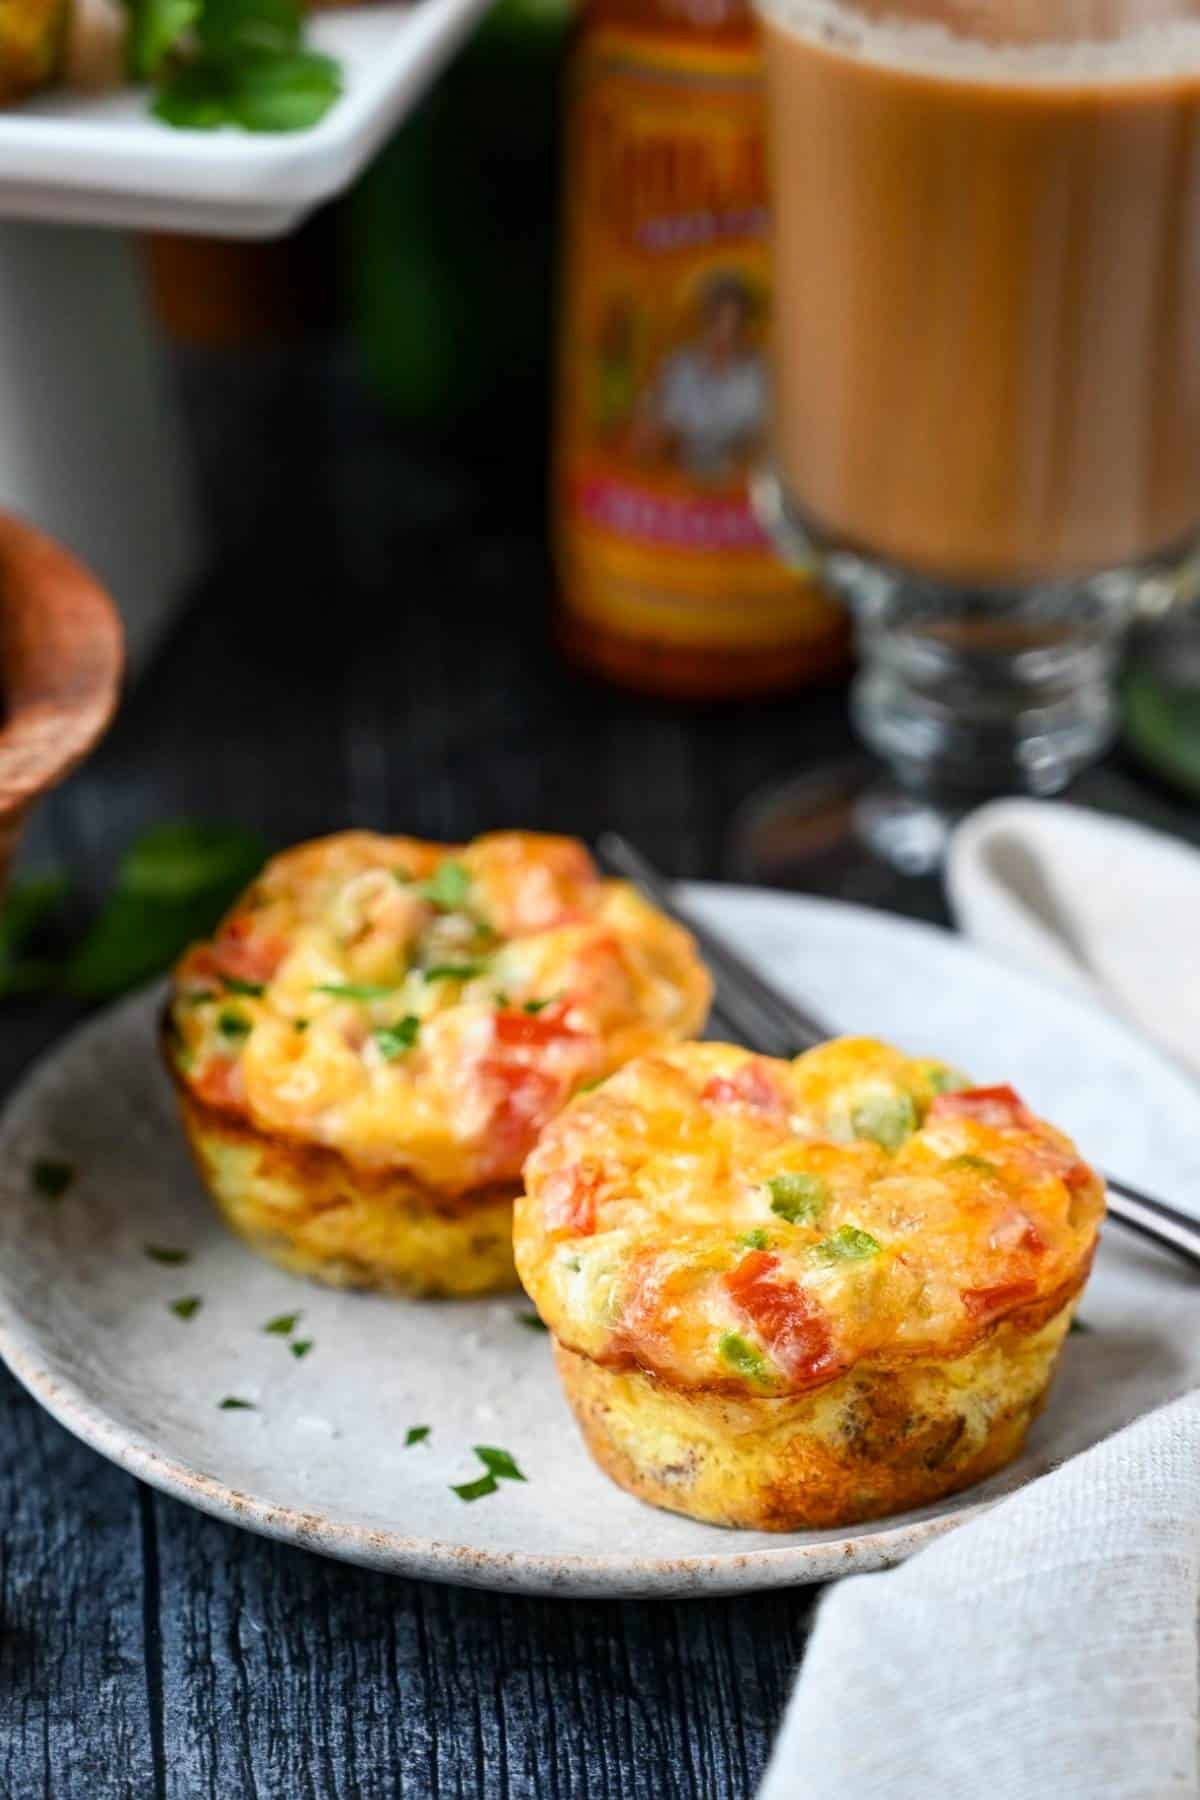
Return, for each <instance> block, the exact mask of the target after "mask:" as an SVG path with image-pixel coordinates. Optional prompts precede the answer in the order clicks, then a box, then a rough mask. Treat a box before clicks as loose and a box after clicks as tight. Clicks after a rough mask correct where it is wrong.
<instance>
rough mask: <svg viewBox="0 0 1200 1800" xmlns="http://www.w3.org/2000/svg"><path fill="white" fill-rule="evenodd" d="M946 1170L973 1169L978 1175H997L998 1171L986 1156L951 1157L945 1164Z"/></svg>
mask: <svg viewBox="0 0 1200 1800" xmlns="http://www.w3.org/2000/svg"><path fill="white" fill-rule="evenodd" d="M946 1167H947V1168H948V1169H974V1170H975V1171H976V1173H977V1174H980V1175H998V1174H999V1173H1000V1171H999V1169H998V1168H997V1167H996V1165H995V1163H994V1162H989V1161H988V1159H987V1157H986V1156H952V1157H951V1158H950V1160H949V1162H948V1163H947V1164H946Z"/></svg>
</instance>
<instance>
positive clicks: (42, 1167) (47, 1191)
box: [29, 1156, 75, 1200]
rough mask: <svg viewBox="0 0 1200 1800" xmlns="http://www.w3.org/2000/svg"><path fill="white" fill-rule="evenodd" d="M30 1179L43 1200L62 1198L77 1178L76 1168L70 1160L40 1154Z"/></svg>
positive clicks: (31, 1170)
mask: <svg viewBox="0 0 1200 1800" xmlns="http://www.w3.org/2000/svg"><path fill="white" fill-rule="evenodd" d="M29 1179H30V1181H31V1182H32V1183H33V1187H34V1191H35V1193H38V1194H40V1195H41V1196H42V1199H43V1200H61V1199H62V1197H63V1195H64V1194H65V1193H66V1191H67V1189H68V1188H69V1187H70V1185H71V1183H72V1182H73V1181H74V1179H75V1169H74V1166H73V1164H71V1163H69V1162H59V1161H58V1160H57V1159H56V1158H55V1157H52V1156H39V1157H38V1159H37V1161H36V1162H35V1163H34V1165H33V1167H32V1168H31V1169H30V1171H29Z"/></svg>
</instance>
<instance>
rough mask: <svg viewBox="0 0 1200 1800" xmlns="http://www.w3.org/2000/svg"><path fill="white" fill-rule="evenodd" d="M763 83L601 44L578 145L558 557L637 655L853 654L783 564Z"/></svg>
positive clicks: (601, 29) (696, 47) (730, 59)
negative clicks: (760, 470)
mask: <svg viewBox="0 0 1200 1800" xmlns="http://www.w3.org/2000/svg"><path fill="white" fill-rule="evenodd" d="M766 224H767V175H766V160H765V145H764V137H763V117H762V91H761V86H760V61H759V53H758V51H757V48H756V47H755V45H754V44H753V42H752V41H750V40H749V39H747V41H746V42H745V43H742V44H734V45H724V44H717V43H709V44H705V43H703V42H700V43H696V44H689V43H686V42H683V41H681V40H680V39H679V38H675V39H671V38H665V37H663V36H661V35H658V34H654V33H652V32H639V31H637V30H636V29H633V28H619V27H609V26H593V27H592V28H591V30H590V32H589V33H588V34H587V35H586V36H585V38H584V41H583V43H582V45H581V47H580V50H579V51H578V53H577V60H576V64H575V70H574V87H573V93H572V110H571V124H570V130H569V137H568V164H567V186H566V232H565V237H566V250H565V259H566V260H565V270H564V295H563V301H564V328H563V335H562V345H561V368H560V378H559V380H560V386H559V392H560V407H561V411H560V417H559V433H558V456H557V536H558V555H559V567H560V574H561V578H562V583H563V588H564V599H565V603H566V605H567V606H568V608H570V609H571V610H572V611H574V612H575V613H576V614H577V615H578V616H579V617H580V618H581V619H583V620H585V621H586V622H588V623H590V624H592V625H595V626H597V627H599V628H601V629H602V630H606V631H609V632H614V633H616V634H618V635H621V636H625V637H629V638H633V639H642V640H645V639H652V640H655V641H657V642H660V643H673V644H677V645H679V646H680V647H681V648H683V647H685V646H686V647H688V648H690V649H693V650H705V649H713V650H718V651H719V650H721V649H730V650H733V649H736V650H740V651H744V650H758V649H769V648H771V647H773V646H783V645H787V646H789V647H794V646H796V645H797V644H799V643H805V642H807V641H810V640H811V641H812V642H813V645H814V650H815V651H818V650H819V649H820V647H822V646H823V645H824V644H825V643H827V641H828V639H829V638H830V637H831V636H834V635H836V636H840V634H841V631H842V629H843V624H842V619H841V615H840V612H839V609H837V608H836V607H835V606H834V605H833V603H832V602H831V601H830V600H828V599H827V598H826V597H825V596H824V595H823V594H822V593H821V592H820V590H819V589H817V588H816V587H815V586H814V585H813V584H812V583H811V582H809V581H807V580H806V579H804V578H803V577H802V576H798V575H797V574H796V573H795V572H794V571H790V570H788V569H787V568H785V567H784V566H783V565H782V564H781V563H780V562H779V561H778V560H777V558H776V557H775V555H774V554H773V552H772V550H771V547H770V544H769V543H768V541H767V539H766V537H765V535H764V533H763V530H762V528H761V526H760V525H759V523H758V520H757V519H756V517H755V515H754V511H753V508H752V506H751V503H750V497H749V491H748V483H749V477H750V473H751V471H752V470H753V468H754V467H755V466H756V465H757V464H758V463H759V462H760V461H761V460H762V458H763V455H764V452H765V440H766V431H767V408H768V382H767V363H766V349H765V338H766V331H767V325H768V313H769V307H770V282H769V274H768V262H767V245H766Z"/></svg>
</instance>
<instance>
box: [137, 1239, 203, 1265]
mask: <svg viewBox="0 0 1200 1800" xmlns="http://www.w3.org/2000/svg"><path fill="white" fill-rule="evenodd" d="M142 1254H143V1255H144V1256H148V1257H149V1258H150V1261H151V1262H156V1263H165V1264H166V1265H167V1267H168V1268H174V1267H175V1266H176V1265H177V1264H178V1263H185V1262H191V1260H192V1253H191V1251H190V1250H172V1249H171V1247H170V1246H169V1245H168V1244H143V1245H142Z"/></svg>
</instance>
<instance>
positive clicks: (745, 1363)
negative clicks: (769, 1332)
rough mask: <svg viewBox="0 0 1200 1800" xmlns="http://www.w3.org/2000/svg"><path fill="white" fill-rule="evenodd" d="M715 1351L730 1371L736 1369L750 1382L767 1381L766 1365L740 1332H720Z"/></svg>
mask: <svg viewBox="0 0 1200 1800" xmlns="http://www.w3.org/2000/svg"><path fill="white" fill-rule="evenodd" d="M717 1349H718V1350H719V1351H720V1353H721V1357H722V1359H723V1360H724V1361H725V1362H727V1363H728V1364H729V1366H730V1368H731V1369H736V1370H737V1372H738V1374H739V1375H745V1376H748V1377H749V1379H750V1380H751V1381H766V1380H767V1365H766V1363H765V1362H764V1361H763V1359H762V1357H761V1356H760V1355H759V1353H758V1351H757V1350H756V1349H755V1348H754V1345H753V1344H750V1343H747V1341H746V1339H745V1338H744V1337H743V1336H742V1334H741V1332H740V1331H725V1332H722V1334H721V1339H720V1342H719V1343H718V1345H717Z"/></svg>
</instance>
